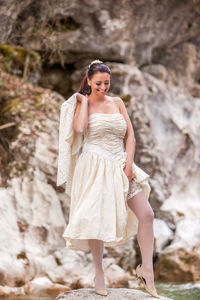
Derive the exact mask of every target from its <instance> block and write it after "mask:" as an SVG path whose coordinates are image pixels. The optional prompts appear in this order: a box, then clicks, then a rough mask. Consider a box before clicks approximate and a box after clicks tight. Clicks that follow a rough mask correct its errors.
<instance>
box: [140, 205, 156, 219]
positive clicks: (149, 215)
mask: <svg viewBox="0 0 200 300" xmlns="http://www.w3.org/2000/svg"><path fill="white" fill-rule="evenodd" d="M153 220H154V212H153V209H152V208H151V207H150V208H149V209H147V210H145V211H144V213H143V214H142V217H141V220H140V221H143V222H145V223H153Z"/></svg>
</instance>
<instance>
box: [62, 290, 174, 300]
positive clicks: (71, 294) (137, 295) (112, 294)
mask: <svg viewBox="0 0 200 300" xmlns="http://www.w3.org/2000/svg"><path fill="white" fill-rule="evenodd" d="M107 290H108V295H107V296H106V297H105V296H101V295H97V294H96V293H95V291H94V289H92V288H82V289H77V290H71V291H67V292H64V293H61V294H59V295H58V296H57V297H56V300H68V299H69V300H77V299H78V300H81V299H84V300H86V299H87V300H95V299H106V300H129V299H130V300H143V299H144V300H153V299H157V298H154V297H152V296H151V295H149V294H148V293H146V292H143V291H141V290H136V289H125V288H107ZM160 300H172V299H170V298H166V297H162V296H160Z"/></svg>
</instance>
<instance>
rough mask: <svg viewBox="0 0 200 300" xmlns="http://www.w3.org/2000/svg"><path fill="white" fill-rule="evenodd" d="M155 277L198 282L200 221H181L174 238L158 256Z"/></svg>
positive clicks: (199, 278)
mask: <svg viewBox="0 0 200 300" xmlns="http://www.w3.org/2000/svg"><path fill="white" fill-rule="evenodd" d="M155 277H156V278H159V279H160V280H165V281H166V280H167V281H176V282H191V281H199V280H200V221H199V220H197V219H182V220H180V221H179V222H178V223H177V228H176V233H175V238H174V240H173V242H172V243H171V244H170V245H169V246H168V247H166V248H165V249H164V250H163V251H162V252H161V253H160V255H159V260H158V262H157V264H156V267H155Z"/></svg>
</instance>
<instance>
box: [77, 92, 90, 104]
mask: <svg viewBox="0 0 200 300" xmlns="http://www.w3.org/2000/svg"><path fill="white" fill-rule="evenodd" d="M77 100H78V102H80V103H82V101H88V95H82V94H78V97H77Z"/></svg>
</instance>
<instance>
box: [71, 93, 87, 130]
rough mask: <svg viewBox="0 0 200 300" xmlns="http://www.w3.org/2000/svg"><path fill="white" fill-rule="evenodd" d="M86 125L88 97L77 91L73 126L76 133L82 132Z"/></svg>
mask: <svg viewBox="0 0 200 300" xmlns="http://www.w3.org/2000/svg"><path fill="white" fill-rule="evenodd" d="M87 126H88V98H87V96H84V95H82V94H79V93H77V103H76V109H75V112H74V119H73V127H74V130H75V131H76V132H78V133H81V134H84V132H85V131H86V129H87Z"/></svg>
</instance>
